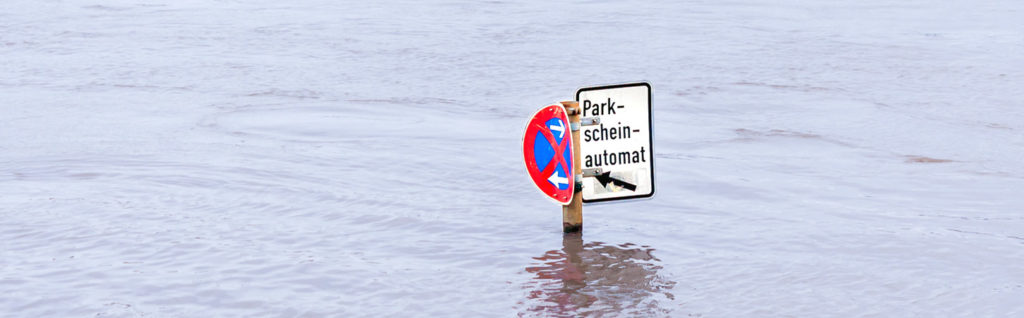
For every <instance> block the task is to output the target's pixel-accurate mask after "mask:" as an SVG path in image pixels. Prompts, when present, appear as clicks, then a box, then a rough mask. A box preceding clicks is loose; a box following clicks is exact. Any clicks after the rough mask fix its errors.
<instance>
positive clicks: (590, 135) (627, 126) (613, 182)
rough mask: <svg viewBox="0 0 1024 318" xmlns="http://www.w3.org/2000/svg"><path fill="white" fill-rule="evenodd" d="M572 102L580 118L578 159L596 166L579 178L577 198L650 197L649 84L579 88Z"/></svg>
mask: <svg viewBox="0 0 1024 318" xmlns="http://www.w3.org/2000/svg"><path fill="white" fill-rule="evenodd" d="M576 101H577V102H579V103H580V109H582V110H583V114H582V116H581V117H582V118H583V121H584V122H586V121H588V120H589V119H593V118H597V119H598V120H600V123H599V124H596V125H587V126H582V127H580V153H579V154H578V155H579V156H580V163H582V168H583V169H584V170H588V169H592V170H591V171H593V169H600V171H601V173H599V174H597V175H596V176H595V177H587V178H583V202H587V203H589V202H599V201H611V200H624V199H635V198H647V197H650V196H652V195H654V149H652V146H653V141H654V140H653V138H654V136H653V134H652V132H653V130H652V123H653V121H652V118H651V85H650V84H648V83H632V84H621V85H611V86H599V87H585V88H581V89H579V90H577V91H576Z"/></svg>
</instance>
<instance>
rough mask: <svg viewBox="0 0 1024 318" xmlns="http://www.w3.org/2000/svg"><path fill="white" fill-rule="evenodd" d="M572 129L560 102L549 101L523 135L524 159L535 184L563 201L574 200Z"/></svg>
mask: <svg viewBox="0 0 1024 318" xmlns="http://www.w3.org/2000/svg"><path fill="white" fill-rule="evenodd" d="M572 149H573V146H572V133H571V131H570V128H569V117H568V116H567V115H566V114H565V108H562V106H561V105H549V106H546V107H544V108H541V109H540V110H538V111H537V113H535V114H533V117H531V118H530V121H529V122H528V123H527V124H526V133H525V134H524V135H523V161H524V162H525V163H526V172H527V173H529V175H530V179H532V180H533V184H534V185H536V186H537V189H539V190H540V192H542V193H544V195H545V196H547V197H548V198H551V199H552V200H555V201H556V202H558V203H561V204H568V203H569V201H572V195H573V185H574V184H575V181H574V180H575V175H574V174H573V166H572V164H573V162H574V161H573V153H572Z"/></svg>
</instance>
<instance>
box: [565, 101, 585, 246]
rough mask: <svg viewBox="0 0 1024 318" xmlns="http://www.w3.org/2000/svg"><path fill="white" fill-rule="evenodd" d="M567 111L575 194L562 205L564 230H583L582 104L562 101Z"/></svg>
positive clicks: (566, 231)
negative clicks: (570, 131) (570, 133)
mask: <svg viewBox="0 0 1024 318" xmlns="http://www.w3.org/2000/svg"><path fill="white" fill-rule="evenodd" d="M562 107H565V113H566V114H568V115H569V127H570V130H572V146H573V149H572V153H573V156H572V157H573V158H572V159H573V163H572V167H573V175H574V176H576V177H575V178H574V180H573V185H574V186H573V196H572V201H570V202H569V204H566V205H563V206H562V231H563V232H565V233H571V232H580V231H582V230H583V196H582V195H580V191H582V187H583V175H581V174H580V156H579V155H578V154H579V153H580V105H579V103H577V102H574V101H567V102H562Z"/></svg>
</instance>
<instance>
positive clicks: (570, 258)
mask: <svg viewBox="0 0 1024 318" xmlns="http://www.w3.org/2000/svg"><path fill="white" fill-rule="evenodd" d="M653 252H654V249H653V248H651V247H649V246H639V245H636V244H632V243H625V244H619V245H610V244H605V243H602V242H589V243H586V244H584V243H583V238H582V236H580V234H579V233H574V234H566V235H565V237H564V238H563V239H562V249H561V250H551V251H548V252H546V253H544V255H542V256H540V257H535V258H534V259H535V260H537V263H535V264H533V265H531V266H529V267H527V268H526V272H528V273H531V274H533V275H534V277H533V279H532V280H530V282H529V283H527V284H526V285H525V286H524V288H525V289H527V290H528V291H529V292H528V293H527V296H526V297H527V299H526V300H525V301H524V302H523V303H525V304H523V307H525V308H524V309H525V310H526V311H527V312H525V313H524V314H527V315H530V314H533V315H541V316H576V315H602V314H636V315H641V316H664V315H668V314H669V311H670V310H669V309H667V308H663V307H662V306H663V304H662V303H664V302H666V301H670V300H673V299H674V296H673V295H672V293H671V292H670V291H671V289H672V287H673V286H675V284H676V283H675V282H673V281H670V280H668V279H666V278H665V277H663V276H661V275H659V274H658V270H660V269H661V266H660V265H659V263H660V262H661V260H659V259H658V258H656V257H654V255H653V254H652V253H653ZM659 300H662V302H661V303H659Z"/></svg>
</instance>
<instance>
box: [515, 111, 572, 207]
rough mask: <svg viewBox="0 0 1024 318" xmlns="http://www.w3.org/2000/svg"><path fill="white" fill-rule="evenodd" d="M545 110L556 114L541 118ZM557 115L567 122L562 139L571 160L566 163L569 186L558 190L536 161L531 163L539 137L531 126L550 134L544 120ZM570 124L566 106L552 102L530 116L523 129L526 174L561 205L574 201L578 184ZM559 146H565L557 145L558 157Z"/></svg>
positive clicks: (546, 195) (544, 192) (539, 188)
mask: <svg viewBox="0 0 1024 318" xmlns="http://www.w3.org/2000/svg"><path fill="white" fill-rule="evenodd" d="M544 111H552V112H554V113H555V115H554V116H550V117H543V120H541V119H540V117H538V116H539V115H541V113H542V112H544ZM555 116H559V117H560V118H561V119H562V121H563V122H564V123H565V130H566V131H565V136H564V137H563V138H562V140H563V143H564V148H565V151H569V161H570V162H568V163H566V170H568V171H566V174H567V176H566V178H567V179H568V180H569V188H568V189H565V190H558V187H555V186H554V185H551V183H550V182H548V180H547V178H545V177H544V176H542V175H541V174H540V172H541V171H537V170H538V169H537V168H536V163H533V165H531V161H532V158H533V143H534V141H535V139H536V138H537V137H536V136H537V134H536V133H534V134H530V133H529V132H530V127H531V126H536V128H537V129H539V130H540V131H542V133H543V132H547V133H548V134H551V131H550V130H549V129H548V128H547V127H544V122H546V121H547V120H548V119H551V118H555ZM569 124H570V123H569V116H568V115H566V113H565V108H564V107H562V105H561V104H551V105H548V106H544V107H541V109H538V110H537V112H535V113H533V116H530V119H529V120H528V121H527V122H526V126H525V127H524V129H523V140H522V147H523V166H524V167H526V174H527V175H528V176H529V177H530V180H531V181H533V184H534V188H535V189H537V191H540V193H542V194H544V197H546V198H548V199H549V200H552V201H554V202H555V203H558V204H561V205H566V204H569V202H572V197H573V195H574V194H575V184H576V181H575V179H576V174H575V167H573V166H572V165H573V164H575V162H574V160H575V156H576V154H575V153H573V150H574V149H575V148H573V140H572V129H571V128H570V127H569ZM552 137H553V136H552ZM527 145H529V146H527ZM559 148H563V147H561V146H559V147H555V150H556V151H555V156H556V157H561V152H559V151H558V150H559ZM541 185H545V186H547V187H549V188H553V189H549V190H548V191H545V190H544V189H542V186H541ZM548 192H551V193H548ZM560 199H561V200H560ZM563 200H564V201H563Z"/></svg>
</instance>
